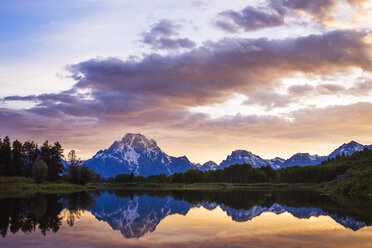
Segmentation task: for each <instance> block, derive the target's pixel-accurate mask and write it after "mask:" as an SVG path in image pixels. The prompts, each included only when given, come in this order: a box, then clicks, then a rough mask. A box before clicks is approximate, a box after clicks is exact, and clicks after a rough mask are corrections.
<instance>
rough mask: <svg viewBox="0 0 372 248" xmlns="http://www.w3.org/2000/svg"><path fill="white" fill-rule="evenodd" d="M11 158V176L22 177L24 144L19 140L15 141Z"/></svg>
mask: <svg viewBox="0 0 372 248" xmlns="http://www.w3.org/2000/svg"><path fill="white" fill-rule="evenodd" d="M11 158H12V172H11V174H12V175H13V176H22V171H23V165H24V149H23V144H22V143H21V142H19V141H18V140H15V141H14V142H13V144H12V151H11Z"/></svg>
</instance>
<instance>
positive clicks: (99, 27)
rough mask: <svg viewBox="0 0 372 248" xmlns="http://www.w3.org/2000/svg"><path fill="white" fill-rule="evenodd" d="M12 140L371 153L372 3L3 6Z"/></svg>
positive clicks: (222, 152)
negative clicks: (356, 147)
mask: <svg viewBox="0 0 372 248" xmlns="http://www.w3.org/2000/svg"><path fill="white" fill-rule="evenodd" d="M0 55H1V56H0V86H1V87H0V135H1V136H5V135H9V136H10V137H11V138H12V139H16V138H17V139H20V140H22V141H24V140H28V139H33V140H37V141H38V142H39V143H41V142H42V141H43V140H45V139H48V140H49V141H57V140H58V141H60V142H61V143H62V145H63V147H64V148H65V149H66V150H67V151H68V150H70V149H75V150H76V151H77V153H78V154H79V155H80V156H81V157H82V158H84V159H85V158H89V157H90V156H92V155H94V154H95V153H96V152H97V151H98V150H100V149H103V148H107V147H108V146H109V145H110V144H111V143H112V142H113V141H114V140H119V139H121V137H122V136H123V135H124V134H125V133H128V132H136V133H142V134H144V135H146V136H147V137H148V138H152V139H154V140H156V141H157V142H158V145H159V146H160V147H161V148H162V149H163V150H164V151H165V152H166V153H167V154H169V155H174V156H181V155H186V156H188V157H189V159H190V160H191V161H193V162H200V163H202V162H206V161H208V160H210V159H211V160H214V161H216V162H220V161H221V160H222V159H224V158H225V157H226V156H227V155H228V154H229V153H231V151H232V150H234V149H246V150H249V151H252V152H253V153H255V154H258V155H260V156H261V157H263V158H272V157H276V156H280V157H283V158H288V157H289V156H291V155H292V154H293V153H296V152H309V153H312V154H314V153H317V154H319V155H324V154H328V153H330V151H331V150H333V149H334V148H336V147H337V146H339V145H340V144H342V143H345V142H349V141H351V140H355V141H358V142H360V143H364V144H372V2H371V1H369V0H311V1H310V0H267V1H265V0H261V1H259V0H257V1H255V0H251V1H247V0H246V1H241V0H234V1H226V0H209V1H203V0H184V1H174V0H158V1H152V0H79V1H76V0H65V1H59V0H2V1H1V2H0Z"/></svg>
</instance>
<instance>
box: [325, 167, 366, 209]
mask: <svg viewBox="0 0 372 248" xmlns="http://www.w3.org/2000/svg"><path fill="white" fill-rule="evenodd" d="M325 190H327V191H329V192H331V193H332V194H336V195H342V196H344V197H358V198H365V199H369V201H371V202H372V167H371V166H368V167H364V168H354V169H351V170H348V171H347V173H345V174H344V175H341V176H338V177H337V178H335V179H334V180H332V181H331V182H329V183H328V184H327V185H326V186H325Z"/></svg>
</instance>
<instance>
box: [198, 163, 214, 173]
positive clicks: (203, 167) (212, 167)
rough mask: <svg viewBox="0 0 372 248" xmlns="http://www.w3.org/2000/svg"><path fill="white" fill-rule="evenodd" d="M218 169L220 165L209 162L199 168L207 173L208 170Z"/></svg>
mask: <svg viewBox="0 0 372 248" xmlns="http://www.w3.org/2000/svg"><path fill="white" fill-rule="evenodd" d="M217 168H218V164H216V163H215V162H213V161H208V162H206V163H204V164H203V165H201V166H199V167H198V169H199V170H203V171H207V170H216V169H217Z"/></svg>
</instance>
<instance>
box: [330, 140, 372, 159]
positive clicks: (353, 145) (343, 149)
mask: <svg viewBox="0 0 372 248" xmlns="http://www.w3.org/2000/svg"><path fill="white" fill-rule="evenodd" d="M365 148H367V149H371V148H372V146H364V145H362V144H359V143H357V142H355V141H351V142H350V143H347V144H343V145H342V146H340V147H339V148H337V149H336V150H334V151H333V152H332V153H331V154H329V156H328V157H329V158H334V157H336V156H337V155H342V154H345V156H349V155H351V154H353V153H354V152H358V151H363V150H364V149H365Z"/></svg>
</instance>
